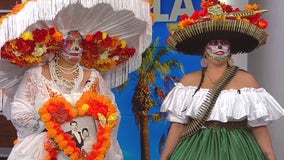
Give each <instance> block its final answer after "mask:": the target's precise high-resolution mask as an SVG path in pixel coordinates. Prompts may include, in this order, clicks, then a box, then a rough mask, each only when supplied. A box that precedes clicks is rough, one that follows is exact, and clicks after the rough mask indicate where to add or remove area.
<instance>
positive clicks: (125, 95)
mask: <svg viewBox="0 0 284 160" xmlns="http://www.w3.org/2000/svg"><path fill="white" fill-rule="evenodd" d="M155 1H156V2H155V3H156V4H155V6H154V10H155V11H157V10H159V11H160V12H159V13H155V14H161V15H164V16H165V15H166V16H167V15H168V17H170V16H171V14H172V13H173V12H174V10H175V9H176V10H182V9H186V7H187V6H186V3H184V1H182V0H176V1H174V0H155ZM157 1H158V2H157ZM200 1H201V0H193V1H192V5H193V7H194V9H197V10H198V9H199V8H200ZM175 3H176V4H175ZM177 3H178V6H179V8H174V6H175V7H177ZM187 3H189V2H187ZM179 4H180V5H179ZM155 7H156V8H157V7H160V8H159V9H155ZM155 11H154V12H155ZM188 14H191V13H188ZM178 18H179V17H177V18H176V19H175V21H172V20H171V19H170V18H169V19H168V20H166V21H160V20H159V19H158V21H156V22H155V24H154V25H153V41H154V40H156V38H159V46H158V47H160V48H162V47H167V45H166V43H165V41H166V39H167V38H168V36H169V32H168V30H167V24H168V23H172V22H177V21H178ZM168 54H169V55H168V56H167V58H172V59H175V60H177V61H179V62H180V63H181V64H182V65H183V66H184V72H185V73H189V72H192V71H195V70H198V69H200V59H201V57H200V56H190V55H184V54H176V53H172V52H169V53H168ZM176 76H177V77H180V78H181V77H182V75H181V74H179V75H176ZM136 84H137V73H136V72H133V73H131V74H130V75H129V82H128V84H127V86H126V87H125V88H123V89H122V90H117V89H113V92H114V94H115V95H116V101H117V104H118V107H119V109H120V111H121V114H122V120H121V124H120V128H119V134H118V139H119V142H120V145H121V148H122V150H123V154H124V158H125V160H139V159H140V158H141V155H140V154H141V148H140V133H139V127H138V125H137V124H136V121H135V116H134V113H133V112H132V102H131V100H132V97H133V95H134V90H135V87H136ZM158 111H159V106H155V107H154V108H153V109H152V110H150V113H155V112H158ZM169 125H170V124H169V123H168V122H167V121H166V120H163V121H161V122H153V121H150V122H149V134H150V152H151V159H153V160H158V159H159V158H160V151H159V150H160V147H161V146H160V144H159V143H160V139H161V137H162V135H163V134H166V133H167V131H168V128H169Z"/></svg>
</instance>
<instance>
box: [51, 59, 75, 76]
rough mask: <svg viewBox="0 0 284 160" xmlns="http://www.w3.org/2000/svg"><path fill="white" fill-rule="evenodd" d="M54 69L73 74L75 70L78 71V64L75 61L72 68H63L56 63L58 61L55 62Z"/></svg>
mask: <svg viewBox="0 0 284 160" xmlns="http://www.w3.org/2000/svg"><path fill="white" fill-rule="evenodd" d="M55 69H56V70H59V71H60V72H61V73H64V74H68V75H70V74H74V73H75V72H77V71H78V69H79V64H78V63H77V64H76V65H74V66H73V67H72V68H64V67H62V66H60V65H59V64H58V62H55Z"/></svg>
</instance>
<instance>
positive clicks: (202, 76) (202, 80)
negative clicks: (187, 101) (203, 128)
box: [192, 68, 206, 97]
mask: <svg viewBox="0 0 284 160" xmlns="http://www.w3.org/2000/svg"><path fill="white" fill-rule="evenodd" d="M205 70H206V68H202V72H201V80H200V82H199V85H198V87H197V89H196V90H195V92H194V94H193V95H192V97H193V96H194V95H195V93H196V92H197V91H199V89H200V87H201V85H202V83H203V82H204V77H205Z"/></svg>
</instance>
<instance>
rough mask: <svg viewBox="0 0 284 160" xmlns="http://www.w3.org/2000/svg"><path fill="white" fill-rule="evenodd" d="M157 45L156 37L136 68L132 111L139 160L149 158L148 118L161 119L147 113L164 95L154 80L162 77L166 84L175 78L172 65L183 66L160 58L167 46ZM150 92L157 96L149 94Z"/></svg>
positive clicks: (163, 91) (180, 67)
mask: <svg viewBox="0 0 284 160" xmlns="http://www.w3.org/2000/svg"><path fill="white" fill-rule="evenodd" d="M157 45H158V39H157V40H156V41H155V42H154V44H152V45H151V46H150V47H149V48H147V49H146V51H145V52H144V53H143V55H142V56H143V59H142V64H141V66H140V68H138V70H137V72H138V77H139V78H138V84H137V86H136V88H135V93H134V96H133V99H132V103H133V112H134V114H135V117H136V121H137V123H138V125H139V128H140V140H141V149H142V151H141V160H150V137H149V126H148V125H149V120H150V119H154V120H161V114H159V113H157V114H152V115H149V110H150V109H152V108H153V107H154V106H155V105H156V106H160V103H161V100H162V99H163V98H164V97H165V95H166V91H165V89H164V88H163V87H159V86H158V85H156V84H155V82H156V81H157V80H159V79H162V80H164V81H163V83H164V84H166V85H167V84H168V80H170V79H173V78H175V77H174V76H169V75H170V72H171V69H172V68H173V67H177V68H179V69H180V70H181V71H182V73H183V66H182V65H181V64H180V63H179V62H178V61H177V60H173V59H169V60H165V59H162V58H163V57H165V55H167V54H168V52H169V48H159V49H158V50H157ZM168 88H169V87H168ZM152 93H154V94H156V95H157V96H151V95H152ZM156 97H158V98H160V99H157V98H156Z"/></svg>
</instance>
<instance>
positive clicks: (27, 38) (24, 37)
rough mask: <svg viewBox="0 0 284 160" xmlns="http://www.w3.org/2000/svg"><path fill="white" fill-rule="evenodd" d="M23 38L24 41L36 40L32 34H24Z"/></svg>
mask: <svg viewBox="0 0 284 160" xmlns="http://www.w3.org/2000/svg"><path fill="white" fill-rule="evenodd" d="M21 38H23V39H24V40H34V37H33V34H32V32H24V33H23V34H22V35H21Z"/></svg>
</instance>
